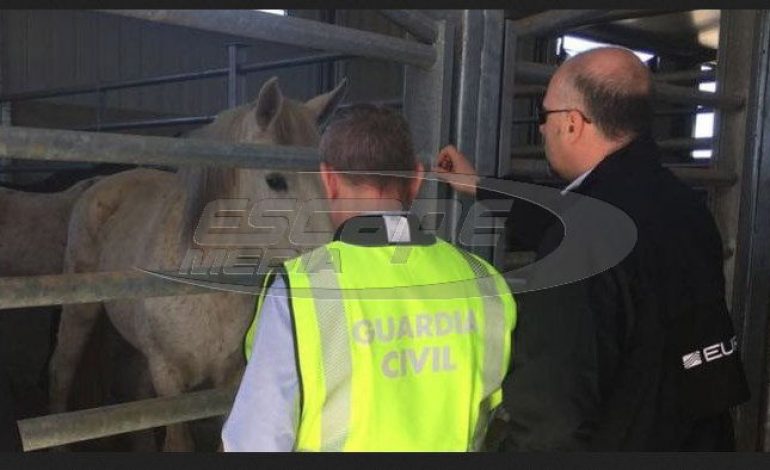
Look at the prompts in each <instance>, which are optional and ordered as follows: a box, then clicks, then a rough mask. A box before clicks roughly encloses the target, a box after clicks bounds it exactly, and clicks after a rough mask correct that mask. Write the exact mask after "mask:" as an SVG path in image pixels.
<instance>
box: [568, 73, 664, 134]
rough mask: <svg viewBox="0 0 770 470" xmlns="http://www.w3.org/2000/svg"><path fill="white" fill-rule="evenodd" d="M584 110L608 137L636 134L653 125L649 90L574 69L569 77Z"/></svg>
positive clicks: (645, 131) (644, 131)
mask: <svg viewBox="0 0 770 470" xmlns="http://www.w3.org/2000/svg"><path fill="white" fill-rule="evenodd" d="M572 83H573V86H574V87H575V90H577V92H578V93H579V94H580V96H581V97H582V98H583V102H584V103H585V106H586V113H587V114H588V116H589V117H590V118H591V119H592V120H593V121H594V124H596V126H597V127H598V128H599V130H600V131H601V132H602V133H603V134H604V135H605V136H606V137H608V138H610V139H619V138H622V137H625V136H628V135H632V136H637V135H640V134H644V133H647V132H649V131H650V129H651V127H652V114H653V113H652V92H651V91H650V90H647V91H641V92H640V91H639V90H638V87H632V86H629V84H628V83H624V82H623V81H619V80H613V79H611V78H609V77H601V76H596V75H594V74H588V73H584V72H577V73H576V74H575V75H574V76H573V77H572Z"/></svg>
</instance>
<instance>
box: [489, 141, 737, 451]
mask: <svg viewBox="0 0 770 470" xmlns="http://www.w3.org/2000/svg"><path fill="white" fill-rule="evenodd" d="M658 154H659V150H658V148H657V146H656V145H655V143H654V141H653V140H652V139H651V138H649V137H647V136H645V137H640V138H638V139H636V140H635V141H633V142H632V143H630V144H629V145H628V146H626V147H624V148H623V149H621V150H619V151H617V152H615V153H613V154H611V155H609V156H608V157H607V158H606V159H604V160H603V161H602V162H601V163H600V164H599V165H598V166H597V167H596V168H594V170H593V171H592V172H591V173H590V174H589V175H588V177H587V178H586V179H585V180H584V181H583V183H582V184H581V185H580V186H579V187H578V188H577V189H576V190H575V191H576V192H578V193H580V194H583V195H586V196H590V197H593V198H597V199H600V200H602V201H605V202H608V203H610V204H612V205H613V206H615V207H617V208H619V209H621V210H622V211H624V212H625V213H626V214H627V215H629V216H630V217H631V219H632V220H633V221H634V222H635V224H636V226H637V231H638V240H637V244H636V245H635V247H634V249H633V250H632V252H631V253H630V254H629V255H628V256H627V257H626V258H625V259H624V260H623V261H621V262H620V263H619V264H618V265H616V266H615V267H613V268H611V269H609V270H607V271H604V272H602V273H601V274H598V275H595V276H593V277H591V278H588V279H586V280H583V281H579V282H574V283H571V284H567V285H563V286H559V287H555V288H549V289H545V290H541V291H536V292H530V293H522V294H519V295H517V296H516V301H517V304H518V324H517V328H516V330H515V337H514V355H513V358H512V368H511V372H510V374H509V376H508V378H507V380H506V383H505V384H504V404H505V408H506V409H507V410H508V411H509V413H510V415H511V428H510V432H509V436H508V439H507V441H506V444H505V448H506V449H508V450H535V449H563V450H568V449H575V450H577V449H593V450H685V449H703V450H712V449H713V450H729V449H730V448H732V446H734V444H733V442H732V424H731V422H730V419H729V414H728V411H727V410H729V408H730V407H731V406H733V405H735V404H738V403H740V402H742V401H745V400H746V399H747V398H748V389H747V385H746V381H745V377H744V373H743V368H742V365H741V363H740V359H739V354H738V351H735V353H732V354H727V353H730V352H731V339H732V338H733V336H734V331H733V326H732V324H731V320H730V317H729V315H728V311H727V307H726V304H725V298H724V276H723V271H722V264H723V257H722V243H721V239H720V236H719V233H718V231H717V228H716V225H715V223H714V220H713V218H712V216H711V214H710V212H709V211H708V210H707V208H706V207H705V205H704V204H703V202H702V201H701V199H700V198H699V197H697V195H696V194H695V192H694V191H693V190H692V189H690V188H689V187H688V186H686V185H685V184H684V183H682V182H680V181H679V180H678V179H677V178H676V177H675V176H674V175H673V174H672V173H671V172H670V171H669V170H667V169H665V168H663V167H662V166H661V164H660V162H659V159H658ZM481 186H483V183H482V185H481ZM484 197H489V196H488V195H485V194H483V193H479V198H480V199H483V198H484ZM538 212H539V215H537V214H538ZM544 214H546V213H545V212H544V211H542V210H540V211H538V210H537V209H533V208H532V207H531V205H530V204H528V203H523V202H522V201H520V200H516V201H515V202H514V205H513V209H512V210H511V213H510V218H509V229H510V230H512V231H513V232H514V233H513V234H512V235H511V236H509V240H512V241H515V242H516V243H518V244H519V248H522V247H524V248H525V249H526V248H527V245H530V246H532V247H536V250H537V253H538V257H543V256H545V255H547V254H548V253H549V252H551V251H552V250H553V249H554V248H555V247H556V246H557V245H558V244H559V242H560V241H561V238H562V236H563V233H564V228H563V227H562V226H561V225H560V223H559V222H558V221H557V219H556V218H554V217H552V216H549V215H544ZM532 227H535V229H534V230H533V229H532ZM538 227H540V228H538ZM607 230H612V227H607ZM517 232H518V235H517ZM714 345H716V346H714ZM704 349H705V350H706V351H704ZM696 352H697V358H700V364H698V365H694V366H693V364H694V363H695V362H697V360H696V359H697V358H696V357H695V355H694V354H693V353H696ZM687 355H690V356H689V357H688V358H685V357H683V356H687ZM706 356H708V359H710V360H706ZM716 356H720V357H719V358H717V359H715V357H716ZM685 363H686V364H687V365H688V366H689V367H688V368H685Z"/></svg>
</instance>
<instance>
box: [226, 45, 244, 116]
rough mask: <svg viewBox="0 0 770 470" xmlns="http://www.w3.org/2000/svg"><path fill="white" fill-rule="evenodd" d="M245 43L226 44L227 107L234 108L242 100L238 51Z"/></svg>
mask: <svg viewBox="0 0 770 470" xmlns="http://www.w3.org/2000/svg"><path fill="white" fill-rule="evenodd" d="M243 47H245V44H241V43H235V42H234V43H230V44H228V45H227V107H228V108H235V107H236V106H238V105H239V104H241V103H242V101H243V80H242V77H241V74H240V67H239V63H240V60H239V59H240V57H239V55H240V54H239V53H240V50H241V48H243Z"/></svg>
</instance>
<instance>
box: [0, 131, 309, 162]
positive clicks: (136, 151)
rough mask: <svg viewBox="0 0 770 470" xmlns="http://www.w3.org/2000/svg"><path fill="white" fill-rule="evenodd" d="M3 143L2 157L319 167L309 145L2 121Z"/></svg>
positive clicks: (0, 136)
mask: <svg viewBox="0 0 770 470" xmlns="http://www.w3.org/2000/svg"><path fill="white" fill-rule="evenodd" d="M0 143H2V144H1V145H0V158H23V159H27V160H44V161H45V160H55V161H67V162H100V163H101V162H106V163H127V164H132V165H143V164H149V165H168V166H182V165H202V166H210V165H217V166H225V167H227V166H229V167H244V168H270V169H276V170H302V169H304V170H316V169H317V168H318V151H317V150H316V149H314V148H309V147H289V146H275V145H261V144H228V143H222V142H216V141H211V140H202V139H175V138H171V137H155V136H136V135H127V134H100V133H95V132H93V133H92V132H77V131H63V130H52V129H35V128H28V127H0Z"/></svg>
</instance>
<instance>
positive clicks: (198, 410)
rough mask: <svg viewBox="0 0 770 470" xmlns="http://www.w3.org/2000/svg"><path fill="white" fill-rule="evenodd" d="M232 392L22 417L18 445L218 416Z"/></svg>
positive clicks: (33, 445)
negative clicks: (19, 442) (19, 443)
mask: <svg viewBox="0 0 770 470" xmlns="http://www.w3.org/2000/svg"><path fill="white" fill-rule="evenodd" d="M235 392H236V389H235V388H226V389H214V390H204V391H201V392H194V393H186V394H184V395H178V396H175V397H163V398H152V399H149V400H140V401H135V402H131V403H123V404H119V405H110V406H103V407H100V408H91V409H88V410H80V411H72V412H68V413H60V414H54V415H48V416H40V417H37V418H29V419H22V420H19V421H18V426H19V434H20V435H21V442H22V448H23V449H24V451H26V452H29V451H32V450H39V449H45V448H49V447H56V446H62V445H66V444H71V443H74V442H81V441H87V440H91V439H98V438H101V437H107V436H114V435H116V434H123V433H127V432H133V431H141V430H144V429H151V428H156V427H160V426H167V425H169V424H177V423H183V422H186V421H195V420H198V419H204V418H211V417H214V416H222V415H224V414H227V413H228V412H229V411H230V407H231V405H232V402H233V399H234V397H235Z"/></svg>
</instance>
